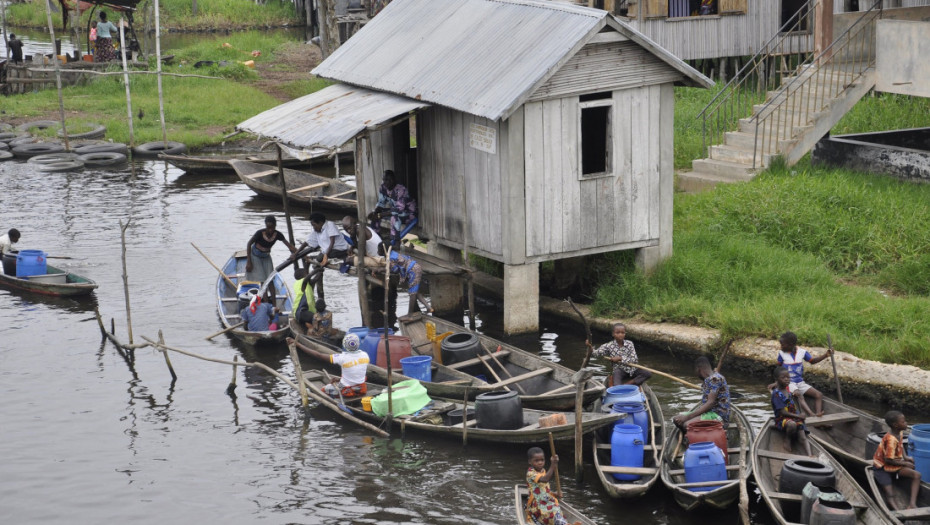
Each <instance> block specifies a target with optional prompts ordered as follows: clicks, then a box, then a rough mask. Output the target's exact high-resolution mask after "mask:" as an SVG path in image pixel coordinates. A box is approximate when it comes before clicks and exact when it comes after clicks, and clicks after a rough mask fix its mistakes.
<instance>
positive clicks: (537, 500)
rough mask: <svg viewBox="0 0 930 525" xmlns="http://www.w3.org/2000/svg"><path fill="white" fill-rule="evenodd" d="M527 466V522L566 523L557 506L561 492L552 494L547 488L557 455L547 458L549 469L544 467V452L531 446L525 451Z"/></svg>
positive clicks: (543, 523) (556, 466) (539, 524)
mask: <svg viewBox="0 0 930 525" xmlns="http://www.w3.org/2000/svg"><path fill="white" fill-rule="evenodd" d="M526 458H527V462H528V463H529V465H530V466H529V468H528V469H527V471H526V487H527V492H528V497H527V498H526V508H525V509H524V512H525V514H526V521H527V523H533V524H535V525H568V521H567V520H566V519H565V517H564V516H563V515H562V508H561V507H560V506H559V500H558V499H557V497H556V496H558V498H561V497H562V494H561V493H559V494H557V495H554V494H552V489H550V488H549V480H551V479H552V476H553V474H554V473H555V469H556V468H558V466H559V456H558V455H553V456H552V457H551V458H549V461H550V463H549V469H548V470H547V469H546V453H545V452H543V449H541V448H539V447H531V448H530V449H529V450H527V451H526Z"/></svg>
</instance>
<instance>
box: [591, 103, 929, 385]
mask: <svg viewBox="0 0 930 525" xmlns="http://www.w3.org/2000/svg"><path fill="white" fill-rule="evenodd" d="M677 95H678V96H677V101H678V102H679V103H680V105H679V107H677V108H676V122H675V124H676V137H675V139H676V144H675V146H676V165H678V166H679V167H685V166H687V165H689V164H690V160H691V159H692V158H697V157H698V156H700V153H701V144H700V141H701V137H700V123H699V122H698V123H696V124H695V125H690V124H689V121H688V119H687V118H686V117H692V119H693V115H695V114H696V113H697V112H699V111H700V108H701V107H703V104H704V103H706V100H709V99H710V98H711V97H712V96H713V93H712V92H710V91H699V90H693V89H680V90H679V91H678V93H677ZM702 101H703V102H702ZM682 113H684V114H682ZM927 114H930V101H927V100H926V99H915V98H911V97H902V96H895V95H877V96H874V97H872V96H869V97H866V98H865V99H863V101H862V102H860V103H859V104H858V105H857V106H856V108H855V109H854V110H853V111H851V112H850V113H849V114H848V115H847V116H846V117H845V118H843V120H841V121H840V122H839V123H838V125H837V126H836V127H835V128H834V133H855V132H864V131H875V130H886V129H897V128H907V127H918V126H925V125H926V115H927ZM685 159H687V162H684V160H685ZM682 165H684V166H682ZM928 200H930V186H928V185H916V184H910V183H904V182H898V181H895V180H892V179H889V178H885V177H881V176H874V175H869V174H862V173H855V172H851V171H848V170H841V169H828V168H821V167H814V166H811V164H810V162H809V160H807V159H805V160H803V161H802V162H801V163H799V164H798V165H796V166H794V167H791V168H786V167H784V166H775V167H773V168H772V169H771V170H769V171H768V172H766V173H764V174H762V175H760V176H758V177H757V178H756V179H755V180H753V181H752V182H749V183H745V184H733V185H724V186H720V187H718V188H716V189H715V190H713V191H711V192H706V193H702V194H696V195H688V194H676V196H675V212H674V213H675V219H674V221H675V222H674V228H675V232H674V255H673V256H672V257H671V258H670V259H669V260H668V261H666V262H665V263H663V264H662V265H661V266H660V267H659V269H658V270H657V271H656V272H655V273H654V274H652V275H650V276H649V277H644V276H643V275H642V274H640V273H638V272H636V270H635V268H634V266H633V260H632V253H631V252H629V253H616V254H610V255H606V256H603V257H602V258H601V259H600V261H599V265H598V266H599V267H600V268H601V271H600V276H601V280H600V285H599V287H598V289H597V291H596V294H595V301H594V307H595V310H596V311H597V312H598V313H600V314H604V315H618V316H638V317H641V318H644V319H648V320H654V321H673V322H680V323H686V324H694V325H701V326H709V327H713V328H717V329H720V330H722V331H723V332H724V333H725V334H726V335H727V336H753V335H758V336H764V337H769V338H775V337H777V335H778V334H780V333H781V332H783V331H785V330H793V331H795V332H797V333H798V335H799V337H800V338H801V341H802V344H808V345H820V346H825V345H826V338H827V334H830V335H831V336H832V338H833V341H834V343H835V344H836V345H837V347H838V348H841V349H842V350H846V351H850V352H852V353H854V354H856V355H858V356H860V357H863V358H866V359H874V360H879V361H885V362H895V363H908V364H914V365H917V366H921V367H924V368H930V352H928V351H927V350H926V348H927V346H928V343H930V336H928V334H930V284H928V283H930V255H927V254H928V253H930V250H928V248H930V231H928V230H927V228H926V224H928V221H930V207H928V206H927V205H926V203H927V202H928Z"/></svg>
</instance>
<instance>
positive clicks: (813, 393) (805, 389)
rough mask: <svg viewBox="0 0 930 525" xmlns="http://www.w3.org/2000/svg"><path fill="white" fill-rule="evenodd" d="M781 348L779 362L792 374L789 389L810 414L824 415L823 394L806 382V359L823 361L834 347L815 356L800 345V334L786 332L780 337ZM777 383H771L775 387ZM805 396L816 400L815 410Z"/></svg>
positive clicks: (771, 386) (813, 363)
mask: <svg viewBox="0 0 930 525" xmlns="http://www.w3.org/2000/svg"><path fill="white" fill-rule="evenodd" d="M778 343H779V344H780V345H781V350H780V351H779V352H778V358H777V360H778V364H779V366H783V367H785V368H787V369H788V373H789V374H791V383H790V384H789V385H788V390H789V391H790V392H791V394H792V395H793V396H796V397H797V398H798V402H799V403H800V405H801V408H802V409H803V410H804V412H806V413H807V415H809V416H814V415H816V416H822V415H823V395H822V394H821V393H820V391H819V390H817V389H816V388H814V387H812V386H810V385H808V384H807V383H805V382H804V361H807V362H808V363H810V364H812V365H816V364H817V363H819V362H821V361H823V360H824V359H826V358H828V357H830V356H831V355H833V349H832V348H831V349H829V350H827V351H826V352H824V353H823V355H821V356H817V357H813V356H812V355H811V353H810V352H808V351H807V350H806V349H804V348H801V347H799V346H798V336H797V335H795V334H794V332H785V333H783V334H781V337H779V338H778ZM774 386H775V385H774V384H772V385H769V388H770V389H771V388H773V387H774ZM805 397H809V398H811V399H813V400H814V410H811V409H810V407H809V406H808V405H807V402H806V401H805V399H804V398H805Z"/></svg>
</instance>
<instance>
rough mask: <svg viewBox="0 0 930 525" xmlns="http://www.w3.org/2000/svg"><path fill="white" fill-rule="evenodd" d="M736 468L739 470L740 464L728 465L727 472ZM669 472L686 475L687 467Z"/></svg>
mask: <svg viewBox="0 0 930 525" xmlns="http://www.w3.org/2000/svg"><path fill="white" fill-rule="evenodd" d="M736 470H739V465H727V472H733V471H736ZM668 474H669V475H670V476H684V475H685V469H683V468H681V469H676V470H669V471H668Z"/></svg>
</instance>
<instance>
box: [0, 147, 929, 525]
mask: <svg viewBox="0 0 930 525" xmlns="http://www.w3.org/2000/svg"><path fill="white" fill-rule="evenodd" d="M268 213H275V214H277V215H278V216H279V218H281V219H283V214H282V213H281V210H280V204H278V203H275V202H271V201H266V200H263V199H259V198H257V197H255V196H254V195H253V194H252V193H251V191H250V190H248V188H246V187H245V186H244V185H242V184H241V183H239V182H238V180H236V179H235V177H234V176H218V177H212V178H206V177H197V176H190V175H184V174H182V173H181V172H179V171H177V170H174V169H165V167H164V165H162V164H158V163H148V164H146V165H144V166H142V167H140V170H139V171H138V172H137V174H136V176H134V177H133V176H132V174H131V173H130V172H129V171H128V170H123V171H119V172H94V171H84V172H80V173H63V174H40V173H38V172H37V171H35V170H34V169H33V168H32V166H29V165H26V164H22V163H18V162H15V163H14V162H5V163H0V230H3V231H6V230H7V229H9V228H10V227H17V228H19V229H20V230H21V231H22V233H23V238H22V240H21V242H20V244H19V245H18V248H20V249H29V248H32V249H42V250H45V251H47V252H48V253H49V254H50V255H53V256H70V257H74V259H73V260H56V261H53V262H55V263H59V264H58V265H59V266H62V267H66V268H68V269H70V270H72V271H75V272H78V273H80V274H83V275H86V276H87V277H90V278H92V279H94V280H96V281H97V282H98V283H99V285H100V289H99V290H98V291H97V292H96V294H95V296H94V297H93V298H91V299H85V300H50V299H43V298H40V297H36V296H32V295H25V294H18V293H11V292H8V291H5V290H0V396H2V399H3V403H2V404H0V429H2V430H0V457H2V458H3V462H2V463H3V467H2V468H0V473H2V475H0V494H3V497H2V498H0V516H3V521H4V522H6V523H101V522H107V521H109V522H112V523H128V522H136V523H225V524H233V523H255V522H258V521H262V522H266V523H382V524H390V523H436V524H442V523H449V524H452V523H456V524H458V523H499V524H509V523H513V521H514V520H513V518H512V510H511V501H512V497H511V491H512V487H513V485H514V484H515V483H519V482H521V480H522V476H523V472H524V470H525V468H526V463H525V459H524V458H525V455H524V454H525V451H524V448H522V447H502V446H479V445H472V446H469V447H468V448H467V449H463V448H462V447H461V445H460V444H459V443H457V442H452V441H439V440H435V439H428V438H422V437H417V436H407V439H406V440H404V441H402V440H400V439H399V438H398V437H395V438H392V439H381V438H373V437H371V436H370V435H368V434H365V433H363V432H360V431H359V430H357V429H356V428H354V427H352V426H346V425H343V420H342V419H340V418H337V417H335V416H334V415H333V414H331V413H330V412H328V411H327V410H326V409H323V408H319V407H316V408H313V409H311V410H310V412H309V415H308V416H307V417H304V414H303V413H302V411H301V410H300V408H299V398H298V396H297V394H296V393H295V392H292V391H291V390H290V389H289V388H288V387H286V386H284V385H283V384H282V383H280V382H279V381H278V380H276V379H275V378H273V377H271V376H269V375H268V374H266V373H263V372H260V371H255V370H253V369H247V370H245V371H243V370H242V369H241V368H240V369H239V372H238V383H239V388H238V390H237V392H238V394H239V397H238V399H237V400H231V399H230V398H229V397H227V396H226V395H225V394H224V390H225V388H226V385H227V384H228V383H229V381H230V377H231V370H230V368H229V367H227V366H222V365H217V364H213V363H208V362H204V361H200V360H196V359H192V358H187V357H184V356H180V355H173V356H172V361H173V364H174V367H175V369H176V371H177V373H178V376H179V379H178V381H177V383H176V384H174V385H172V384H171V378H170V376H169V374H168V370H167V369H166V366H165V363H164V360H163V358H162V357H161V355H160V354H157V353H155V352H154V351H152V350H150V349H143V350H140V351H138V352H137V354H136V362H135V366H134V367H130V366H129V365H128V363H127V362H126V361H125V360H124V359H123V358H122V357H121V356H120V354H119V353H117V351H116V350H115V349H114V347H113V346H112V345H110V344H104V343H102V342H101V337H100V333H99V331H98V329H97V324H96V322H95V320H94V315H93V308H94V306H95V305H98V306H99V308H100V310H101V312H102V313H103V314H104V316H105V318H106V319H107V320H109V319H110V318H111V317H113V318H116V325H117V334H118V335H119V337H121V338H122V339H124V340H126V339H127V332H126V322H125V314H124V303H123V288H122V278H121V274H122V269H121V262H120V239H119V237H120V236H119V221H120V220H123V221H124V222H125V221H127V220H131V222H130V226H129V229H128V230H127V245H128V250H127V263H128V271H129V281H130V283H131V294H132V296H131V300H132V316H133V333H134V335H135V337H136V339H137V340H138V339H139V338H140V336H142V335H147V336H149V337H155V336H156V335H157V332H158V330H163V331H164V335H165V338H166V340H167V341H168V343H169V344H173V345H176V346H180V347H182V348H185V349H189V350H192V351H195V352H198V353H201V354H205V355H209V356H213V357H217V358H222V359H231V358H232V357H233V356H234V355H238V356H239V357H240V359H246V360H249V361H253V360H258V361H261V362H263V363H265V364H267V365H269V366H270V367H272V368H274V369H276V370H278V371H280V372H282V373H284V374H292V373H293V367H292V366H291V364H290V361H289V357H288V354H287V350H286V348H278V349H270V350H262V351H260V352H258V353H256V352H255V351H253V350H251V349H248V348H245V347H241V346H240V345H238V344H236V342H234V341H232V340H230V339H228V338H224V337H219V338H217V339H215V340H214V341H213V342H208V341H205V340H204V336H205V335H207V334H210V333H212V332H215V331H217V330H218V329H219V328H220V324H219V321H218V319H217V316H216V311H215V304H214V299H213V297H212V295H211V294H212V292H213V290H214V283H215V279H216V275H215V271H214V270H213V269H212V268H211V267H210V266H209V265H208V264H207V263H206V262H205V261H204V260H203V259H202V258H201V257H200V256H199V255H198V254H197V252H196V251H195V250H194V249H193V248H192V247H191V246H190V243H191V242H194V243H196V244H197V245H198V246H199V247H200V248H201V249H202V250H204V252H205V253H207V254H209V255H210V256H211V257H212V258H213V259H214V261H216V262H217V263H218V264H221V263H222V262H223V261H225V259H226V258H227V257H228V256H229V255H231V253H232V252H233V251H234V250H238V249H244V247H245V243H246V241H247V239H248V237H249V235H250V234H251V233H252V232H253V231H255V230H256V229H258V228H260V227H261V225H262V217H263V216H264V215H266V214H268ZM307 215H308V212H307V210H303V211H301V212H300V213H299V214H298V218H296V219H295V227H296V231H297V233H298V238H300V237H302V236H304V235H305V234H306V232H307V231H308V228H309V225H308V223H307V221H306V217H307ZM279 226H280V227H281V229H282V230H283V229H284V222H283V220H279ZM274 255H275V256H276V258H278V259H279V260H280V259H281V258H282V257H284V256H285V255H286V251H285V249H284V248H281V247H280V246H278V247H276V248H275V252H274ZM287 277H288V280H289V281H291V279H290V277H291V276H287ZM355 290H356V287H355V281H354V280H353V279H351V278H348V277H345V276H341V275H336V274H328V275H327V300H328V302H329V303H330V305H331V307H332V309H333V310H334V312H335V320H336V323H337V324H338V325H339V326H341V327H348V326H355V325H357V324H358V318H359V314H358V311H357V308H356V306H355ZM402 295H403V294H402ZM479 307H480V312H479V320H480V321H481V322H482V327H481V329H482V330H483V331H486V332H488V333H492V334H494V333H495V332H497V331H498V329H499V325H498V323H499V321H500V319H501V312H500V310H499V306H498V305H495V304H493V303H487V302H483V301H482V302H479ZM399 308H400V309H404V308H405V305H400V307H399ZM578 333H579V330H578V327H577V326H574V325H571V324H568V325H560V324H557V323H551V324H548V325H547V326H546V327H544V328H543V330H542V331H541V333H539V334H531V335H528V336H523V337H520V338H515V339H513V340H512V341H511V342H514V343H516V344H518V345H520V346H522V347H524V348H527V349H529V350H533V351H539V352H540V353H541V354H543V355H546V356H547V357H549V358H550V359H553V360H559V361H563V362H564V363H566V364H567V365H569V366H572V367H577V366H578V365H579V364H580V361H581V357H582V355H581V348H582V345H581V342H582V341H581V340H580V339H579V338H578V337H577V336H578ZM598 339H599V340H605V339H606V336H605V335H604V334H600V335H599V336H598ZM640 355H641V358H642V359H643V361H644V362H645V363H646V364H647V365H650V366H653V367H656V368H661V369H663V370H665V371H669V372H672V373H676V374H678V375H679V376H683V377H687V376H688V375H690V363H688V362H687V360H686V359H682V360H676V359H674V358H670V356H669V354H667V353H664V352H658V351H654V350H650V349H647V348H646V347H644V346H642V345H640ZM304 367H305V368H310V367H312V363H311V362H309V361H305V362H304ZM730 380H731V384H732V385H733V389H734V390H735V391H739V392H741V393H743V394H744V397H743V399H741V400H740V401H739V406H740V407H741V408H743V410H744V411H746V412H747V414H748V415H749V417H750V418H751V419H752V421H753V423H754V424H756V425H759V424H761V423H762V422H763V421H764V419H765V418H766V417H768V413H769V409H768V401H767V395H766V393H765V391H764V386H763V385H764V384H765V383H766V382H767V381H766V380H765V379H758V378H744V377H732V376H731V377H730ZM651 384H652V386H653V388H654V389H655V390H656V392H657V394H658V396H659V398H660V399H661V400H662V402H663V403H664V404H665V411H666V416H667V418H668V417H671V415H674V414H675V413H677V412H678V411H680V410H683V409H684V408H685V407H686V406H688V405H691V404H692V403H694V401H695V400H697V397H698V396H697V395H696V394H695V393H693V392H689V391H684V390H683V389H682V388H680V387H679V386H678V385H677V384H675V383H672V382H669V381H666V380H663V379H661V378H655V379H653V380H651ZM870 408H872V409H874V410H875V411H880V410H882V409H883V407H877V406H876V407H870ZM914 419H916V418H914ZM560 452H561V454H562V458H563V464H564V465H565V474H564V475H565V476H566V479H569V478H570V476H571V465H572V459H571V445H564V446H561V447H560ZM564 490H565V493H566V498H568V499H569V500H570V501H571V502H572V503H573V504H574V505H575V506H576V507H578V508H579V509H582V510H583V511H584V512H586V513H587V514H588V515H589V516H590V517H591V518H593V519H594V520H596V521H598V522H599V523H680V524H697V523H708V522H711V521H718V522H721V523H736V520H737V515H736V513H735V511H733V512H726V513H719V514H713V515H707V514H700V515H688V514H685V513H683V512H682V511H680V510H679V508H678V507H677V506H676V505H675V504H674V503H673V501H672V500H671V498H670V497H668V494H667V493H666V492H665V491H664V490H663V489H662V488H661V487H657V490H654V491H653V492H652V493H650V495H649V496H647V497H646V498H645V499H643V500H640V501H636V502H620V501H613V500H610V499H609V498H607V496H606V495H605V493H604V492H603V490H602V489H601V488H600V486H599V484H598V482H597V479H596V477H595V475H594V473H593V471H592V470H591V469H590V467H588V470H587V472H586V476H585V484H584V485H583V486H581V487H576V486H575V485H574V484H573V483H571V482H568V481H566V482H565V484H564ZM754 511H755V512H756V520H757V522H758V523H765V522H766V521H765V520H766V518H765V515H766V514H765V512H764V510H762V509H760V508H759V507H758V506H756V507H755V508H754Z"/></svg>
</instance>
